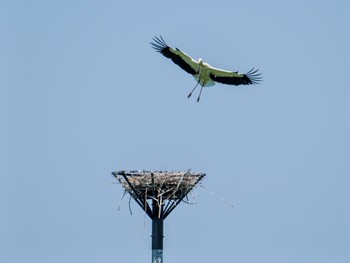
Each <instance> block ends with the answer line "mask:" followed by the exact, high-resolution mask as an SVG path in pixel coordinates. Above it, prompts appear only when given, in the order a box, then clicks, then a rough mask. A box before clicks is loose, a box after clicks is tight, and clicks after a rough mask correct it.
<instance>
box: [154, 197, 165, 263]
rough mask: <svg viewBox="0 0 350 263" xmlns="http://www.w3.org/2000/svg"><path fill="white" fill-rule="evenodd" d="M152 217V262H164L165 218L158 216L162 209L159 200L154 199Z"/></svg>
mask: <svg viewBox="0 0 350 263" xmlns="http://www.w3.org/2000/svg"><path fill="white" fill-rule="evenodd" d="M152 205H153V218H152V263H163V237H164V236H163V222H164V219H163V218H158V216H159V215H161V214H162V213H159V212H161V211H159V210H160V209H162V207H159V206H158V202H157V201H156V200H153V203H152Z"/></svg>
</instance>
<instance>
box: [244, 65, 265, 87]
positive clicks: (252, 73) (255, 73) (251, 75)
mask: <svg viewBox="0 0 350 263" xmlns="http://www.w3.org/2000/svg"><path fill="white" fill-rule="evenodd" d="M244 75H245V76H246V77H247V79H246V80H247V83H246V84H252V85H259V84H260V82H261V81H262V80H263V78H262V76H261V73H260V72H259V69H255V68H252V69H251V70H249V71H248V72H247V73H246V74H244Z"/></svg>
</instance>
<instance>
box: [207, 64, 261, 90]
mask: <svg viewBox="0 0 350 263" xmlns="http://www.w3.org/2000/svg"><path fill="white" fill-rule="evenodd" d="M260 75H261V73H258V69H256V70H255V69H254V68H252V69H251V70H250V71H248V72H247V73H246V74H241V73H238V72H232V71H231V72H230V71H225V70H221V69H216V68H210V75H209V76H210V78H211V79H212V80H213V81H215V82H219V83H223V84H229V85H236V86H237V85H249V84H259V82H260V81H261V80H262V77H261V76H260Z"/></svg>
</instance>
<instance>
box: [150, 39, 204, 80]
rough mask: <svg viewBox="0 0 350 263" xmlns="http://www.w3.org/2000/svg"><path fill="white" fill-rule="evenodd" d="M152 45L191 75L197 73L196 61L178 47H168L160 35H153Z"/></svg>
mask: <svg viewBox="0 0 350 263" xmlns="http://www.w3.org/2000/svg"><path fill="white" fill-rule="evenodd" d="M153 41H154V42H151V45H152V47H153V48H154V49H155V50H157V51H158V52H159V53H161V54H162V55H163V56H165V57H167V58H170V59H171V60H172V61H173V62H174V63H175V64H177V65H178V66H179V67H180V68H182V69H183V70H184V71H186V72H187V73H189V74H191V75H195V74H197V73H198V62H197V61H195V60H194V59H193V58H191V57H190V56H189V55H187V54H186V53H184V52H182V51H181V50H180V49H178V48H175V49H173V48H171V47H169V46H168V45H167V44H166V43H165V41H164V40H163V38H162V37H161V36H159V38H158V37H153Z"/></svg>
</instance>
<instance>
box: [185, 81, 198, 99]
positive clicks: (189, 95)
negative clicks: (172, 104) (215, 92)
mask: <svg viewBox="0 0 350 263" xmlns="http://www.w3.org/2000/svg"><path fill="white" fill-rule="evenodd" d="M199 82H200V80H198V82H197V84H196V86H194V88H193V90H192V91H191V92H190V94H188V96H187V98H189V97H191V95H192V92H193V91H194V90H195V89H196V88H197V86H198V84H199Z"/></svg>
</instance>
